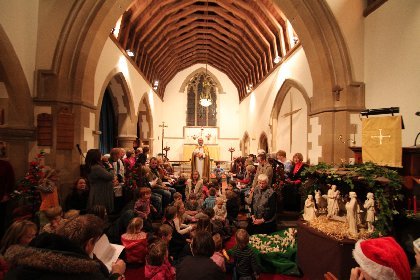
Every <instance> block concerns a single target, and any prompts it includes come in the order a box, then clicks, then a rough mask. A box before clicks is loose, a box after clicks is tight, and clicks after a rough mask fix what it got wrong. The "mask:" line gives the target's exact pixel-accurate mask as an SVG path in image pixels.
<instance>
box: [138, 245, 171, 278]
mask: <svg viewBox="0 0 420 280" xmlns="http://www.w3.org/2000/svg"><path fill="white" fill-rule="evenodd" d="M144 276H145V279H148V280H162V279H165V280H174V279H175V268H174V267H172V265H171V264H170V263H169V260H168V245H167V244H166V243H165V242H164V241H158V242H156V243H153V244H152V245H150V247H149V254H148V255H147V262H146V266H145V268H144Z"/></svg>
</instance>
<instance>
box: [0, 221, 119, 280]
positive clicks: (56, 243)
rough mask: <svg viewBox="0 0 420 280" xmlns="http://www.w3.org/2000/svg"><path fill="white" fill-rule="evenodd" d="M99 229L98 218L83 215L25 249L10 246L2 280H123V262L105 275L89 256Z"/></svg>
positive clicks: (37, 238)
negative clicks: (6, 267)
mask: <svg viewBox="0 0 420 280" xmlns="http://www.w3.org/2000/svg"><path fill="white" fill-rule="evenodd" d="M103 227H104V223H103V221H102V220H101V219H100V218H98V217H96V216H94V215H83V216H79V217H76V218H74V219H72V220H69V221H68V222H67V223H65V224H64V225H62V226H61V227H60V228H58V229H57V231H56V233H55V234H51V233H43V234H40V235H39V236H38V237H36V238H35V239H34V240H32V242H31V243H30V244H29V245H30V246H29V247H23V246H21V245H14V246H11V247H10V248H9V249H8V250H7V251H6V254H5V259H6V260H7V262H8V263H9V264H10V267H11V269H10V270H9V272H8V273H7V274H6V276H5V279H79V280H96V279H98V280H99V279H113V280H116V279H118V280H122V279H124V272H125V263H124V261H122V260H117V261H116V262H115V263H114V264H113V265H112V269H111V272H110V273H109V272H108V269H107V268H106V267H105V265H104V264H103V263H102V262H101V261H100V260H98V259H96V258H95V257H94V255H93V248H94V246H95V243H96V242H97V241H98V239H99V238H100V237H101V236H102V231H103Z"/></svg>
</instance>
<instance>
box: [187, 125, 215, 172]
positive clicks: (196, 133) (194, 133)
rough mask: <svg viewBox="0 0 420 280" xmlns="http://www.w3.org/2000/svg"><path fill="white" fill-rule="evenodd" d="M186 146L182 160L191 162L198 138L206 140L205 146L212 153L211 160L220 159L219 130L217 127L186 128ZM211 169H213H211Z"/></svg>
mask: <svg viewBox="0 0 420 280" xmlns="http://www.w3.org/2000/svg"><path fill="white" fill-rule="evenodd" d="M183 135H184V146H183V156H182V160H187V161H188V160H191V156H192V153H193V151H194V149H195V147H196V145H197V141H198V138H202V139H203V140H204V145H205V146H206V147H207V148H208V150H209V153H210V160H212V161H217V160H219V158H220V147H219V145H218V144H217V139H218V138H219V128H218V127H216V126H206V127H203V126H184V132H183ZM210 168H211V167H210Z"/></svg>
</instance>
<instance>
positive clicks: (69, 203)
mask: <svg viewBox="0 0 420 280" xmlns="http://www.w3.org/2000/svg"><path fill="white" fill-rule="evenodd" d="M88 198H89V187H88V181H87V179H86V178H83V177H79V178H77V180H76V181H75V182H74V185H73V191H72V192H71V193H70V194H69V195H68V196H67V198H66V202H65V210H66V211H69V210H70V209H75V210H80V213H81V214H85V213H86V211H87V203H88Z"/></svg>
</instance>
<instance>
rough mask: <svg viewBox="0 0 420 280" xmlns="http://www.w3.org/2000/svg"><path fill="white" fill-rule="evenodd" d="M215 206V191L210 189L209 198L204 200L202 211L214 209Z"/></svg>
mask: <svg viewBox="0 0 420 280" xmlns="http://www.w3.org/2000/svg"><path fill="white" fill-rule="evenodd" d="M215 204H216V189H215V188H213V187H212V188H210V190H209V196H208V197H207V198H206V199H205V200H204V203H203V209H206V208H214V205H215Z"/></svg>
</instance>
